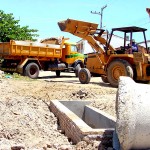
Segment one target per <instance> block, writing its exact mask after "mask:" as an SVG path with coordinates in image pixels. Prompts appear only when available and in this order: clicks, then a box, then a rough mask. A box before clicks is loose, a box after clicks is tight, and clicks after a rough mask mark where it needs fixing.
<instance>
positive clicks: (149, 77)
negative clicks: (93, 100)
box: [58, 19, 150, 87]
mask: <svg viewBox="0 0 150 150" xmlns="http://www.w3.org/2000/svg"><path fill="white" fill-rule="evenodd" d="M58 25H59V27H60V30H61V31H64V32H69V33H71V34H73V35H75V36H78V37H80V38H82V39H85V40H87V42H88V43H89V44H90V45H91V47H92V48H93V49H94V52H93V53H91V54H88V57H87V61H86V68H82V69H81V70H80V71H79V80H80V82H81V83H83V84H86V83H89V81H90V78H91V74H93V73H96V74H99V76H100V77H101V78H102V80H103V81H104V82H107V83H110V84H111V85H112V86H114V87H117V86H118V79H119V77H120V76H129V77H131V78H133V79H134V80H135V81H140V82H145V83H147V82H149V81H150V55H149V50H148V48H147V43H146V36H145V31H146V30H147V29H145V28H141V27H135V26H132V27H122V28H113V29H112V32H111V34H110V38H109V40H106V39H104V38H103V37H102V35H103V34H104V30H103V29H97V27H98V24H95V23H91V22H85V21H79V20H73V19H67V20H64V21H60V22H58ZM115 31H116V32H118V31H119V32H121V33H123V35H124V43H123V45H120V47H119V48H118V49H115V48H114V47H113V46H112V45H111V38H112V35H113V34H114V32H115ZM137 33H142V35H144V36H143V37H144V41H145V50H146V51H144V52H142V51H138V52H134V53H132V54H129V53H126V52H127V49H128V48H130V49H131V48H132V47H128V46H127V44H128V43H127V41H126V39H127V35H128V36H129V39H130V40H129V43H130V45H131V43H132V39H133V37H134V35H135V34H137Z"/></svg>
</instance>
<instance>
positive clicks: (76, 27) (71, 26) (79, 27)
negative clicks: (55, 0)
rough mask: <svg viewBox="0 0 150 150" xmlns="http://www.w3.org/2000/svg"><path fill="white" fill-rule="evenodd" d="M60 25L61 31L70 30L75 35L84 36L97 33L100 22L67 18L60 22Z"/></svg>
mask: <svg viewBox="0 0 150 150" xmlns="http://www.w3.org/2000/svg"><path fill="white" fill-rule="evenodd" d="M58 26H59V28H60V30H61V31H64V32H69V33H71V34H73V35H76V36H78V37H81V38H83V37H85V36H87V35H89V34H93V33H95V32H96V29H97V27H98V24H95V23H90V22H83V21H79V20H73V19H67V20H64V21H60V22H58Z"/></svg>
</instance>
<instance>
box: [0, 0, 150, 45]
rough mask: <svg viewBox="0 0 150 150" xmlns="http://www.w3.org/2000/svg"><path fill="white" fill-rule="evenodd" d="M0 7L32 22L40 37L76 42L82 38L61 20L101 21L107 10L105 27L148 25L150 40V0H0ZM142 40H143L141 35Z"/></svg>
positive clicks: (25, 22)
mask: <svg viewBox="0 0 150 150" xmlns="http://www.w3.org/2000/svg"><path fill="white" fill-rule="evenodd" d="M0 2H1V5H0V9H1V10H3V11H4V12H5V13H13V16H14V17H15V19H16V20H18V19H19V20H20V22H19V24H20V25H21V26H26V25H28V26H29V28H30V29H37V30H38V34H39V37H38V39H39V40H40V39H45V38H50V37H59V36H64V37H66V38H70V40H71V41H72V42H77V41H79V40H80V38H78V37H76V36H74V35H71V34H70V33H66V32H62V31H60V29H59V27H58V24H57V23H58V22H59V21H62V20H66V19H68V18H69V19H75V20H82V21H86V22H93V23H97V24H100V18H101V17H100V15H98V14H93V13H91V11H93V12H95V11H96V12H97V13H101V8H102V7H103V6H105V5H107V7H106V8H105V9H104V10H103V19H102V26H103V28H104V29H105V30H108V31H109V32H110V31H111V29H112V28H116V27H125V26H139V27H143V28H146V29H148V30H147V32H146V36H147V40H150V17H149V15H148V14H147V12H146V8H149V7H150V0H75V1H71V0H0ZM138 38H139V39H138V40H141V41H142V40H143V38H142V39H140V37H138Z"/></svg>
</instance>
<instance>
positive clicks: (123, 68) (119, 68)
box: [107, 59, 133, 87]
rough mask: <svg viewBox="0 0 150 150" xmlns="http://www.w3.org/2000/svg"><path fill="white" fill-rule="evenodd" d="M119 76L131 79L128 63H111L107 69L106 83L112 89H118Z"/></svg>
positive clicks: (119, 61) (119, 60) (117, 60)
mask: <svg viewBox="0 0 150 150" xmlns="http://www.w3.org/2000/svg"><path fill="white" fill-rule="evenodd" d="M120 76H128V77H131V78H133V69H132V66H131V65H130V64H129V62H128V61H126V60H123V59H116V60H114V61H112V62H111V63H110V64H109V66H108V68H107V78H108V82H109V83H110V84H111V85H112V86H113V87H118V80H119V77H120Z"/></svg>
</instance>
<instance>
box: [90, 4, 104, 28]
mask: <svg viewBox="0 0 150 150" xmlns="http://www.w3.org/2000/svg"><path fill="white" fill-rule="evenodd" d="M106 7H107V5H105V6H103V7H102V8H101V12H96V11H95V12H93V11H91V13H92V14H97V15H100V29H101V28H102V27H103V26H102V20H103V10H104V9H105V8H106Z"/></svg>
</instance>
